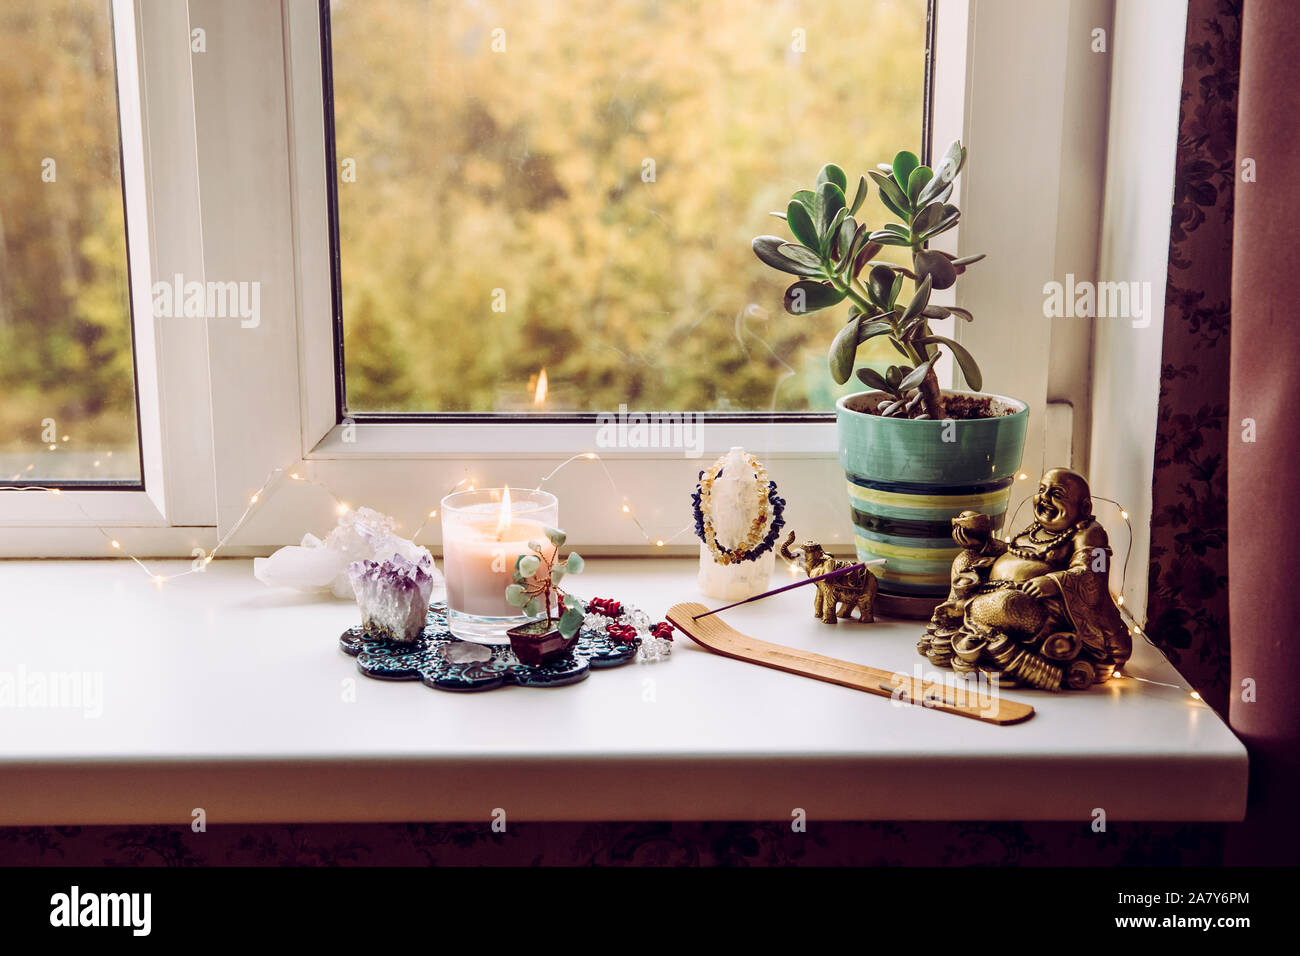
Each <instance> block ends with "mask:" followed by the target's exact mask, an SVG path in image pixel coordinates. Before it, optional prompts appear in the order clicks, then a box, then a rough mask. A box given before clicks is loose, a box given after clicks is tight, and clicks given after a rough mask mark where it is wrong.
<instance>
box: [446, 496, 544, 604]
mask: <svg viewBox="0 0 1300 956" xmlns="http://www.w3.org/2000/svg"><path fill="white" fill-rule="evenodd" d="M530 541H541V542H543V543H544V544H545V545H546V548H547V551H546V552H545V553H546V554H547V556H548V557H550V556H553V555H554V552H555V548H554V547H553V546H552V545H551V544H550V542H549V541H547V540H546V528H545V526H544V525H542V524H540V523H538V522H536V521H528V520H525V519H520V518H516V519H514V520H513V521H512V522H511V523H510V524H509V525H507V526H506V527H504V528H501V529H500V530H498V529H497V519H496V516H495V515H487V516H485V517H484V520H483V522H482V523H481V524H480V523H478V522H475V523H472V524H461V525H457V526H448V527H445V528H444V540H443V543H442V546H443V563H442V570H443V573H444V574H445V575H446V577H447V604H448V605H449V606H450V607H451V608H452V609H453V610H456V611H464V612H465V613H466V614H478V615H483V616H490V617H514V616H518V615H519V614H521V613H523V612H522V611H521V610H520V609H519V608H517V607H512V606H511V605H510V604H508V603H506V587H507V586H508V585H509V584H510V582H511V575H512V574H513V573H514V570H515V560H516V559H517V558H518V557H519V556H520V555H521V554H530V553H532V552H531V549H530V548H529V547H528V542H530Z"/></svg>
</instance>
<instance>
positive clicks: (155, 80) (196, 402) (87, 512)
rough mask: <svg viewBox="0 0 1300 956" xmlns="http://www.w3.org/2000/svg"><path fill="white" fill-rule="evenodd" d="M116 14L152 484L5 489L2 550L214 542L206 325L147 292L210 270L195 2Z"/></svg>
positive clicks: (136, 325) (122, 8)
mask: <svg viewBox="0 0 1300 956" xmlns="http://www.w3.org/2000/svg"><path fill="white" fill-rule="evenodd" d="M112 14H113V38H114V45H115V51H114V52H115V56H116V65H117V87H118V88H117V93H118V109H119V122H120V131H121V144H122V150H121V163H122V167H121V168H122V177H123V197H124V203H125V221H126V226H127V232H128V236H129V244H128V249H127V254H128V258H129V265H130V277H131V282H130V285H131V302H132V313H133V314H132V339H133V346H134V349H135V365H136V395H137V397H138V399H137V400H138V402H139V423H140V436H139V437H140V451H141V456H140V457H141V463H142V469H141V478H142V481H143V485H144V490H143V491H136V490H77V489H74V488H69V489H66V490H62V491H60V492H59V493H57V494H55V493H52V492H49V491H41V490H36V489H32V490H24V491H10V492H5V493H3V494H0V527H3V528H4V532H3V534H0V557H23V556H31V555H39V556H45V557H54V556H86V555H89V556H115V555H117V556H120V554H121V553H122V551H123V550H130V551H132V552H142V553H151V552H166V553H181V554H189V553H191V551H192V549H193V548H195V547H210V546H211V543H212V541H213V530H212V526H213V525H214V523H215V522H214V518H215V508H214V493H215V485H214V471H213V468H212V450H211V449H212V445H211V436H210V429H209V425H208V422H209V420H210V405H209V395H208V389H207V383H208V374H207V355H206V341H205V340H206V331H205V329H204V328H203V325H202V320H170V319H169V320H165V321H159V320H156V319H154V317H153V309H152V296H151V295H150V289H151V288H152V285H153V283H154V282H155V281H156V280H157V279H158V278H160V277H163V276H171V275H172V274H173V273H175V272H182V273H186V274H190V275H201V273H202V246H201V243H200V236H199V232H198V228H197V210H198V176H197V166H196V163H195V154H194V136H193V127H194V111H193V103H192V101H191V100H190V99H189V97H188V89H189V79H188V74H189V41H188V37H189V25H188V16H187V10H186V8H185V6H184V4H172V3H167V2H165V0H134V2H133V0H113V4H112ZM164 210H165V213H164ZM113 540H117V541H118V542H119V543H120V544H121V546H122V547H121V548H120V549H115V548H113V547H112V544H111V542H112V541H113Z"/></svg>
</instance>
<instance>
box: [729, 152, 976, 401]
mask: <svg viewBox="0 0 1300 956" xmlns="http://www.w3.org/2000/svg"><path fill="white" fill-rule="evenodd" d="M965 162H966V149H965V147H963V146H962V145H961V143H960V142H954V143H953V144H952V145H951V146H949V147H948V151H947V152H946V153H945V154H944V157H943V160H942V162H940V164H939V168H938V170H937V171H936V170H934V169H931V168H930V167H929V166H924V165H922V164H921V162H920V160H919V159H918V158H917V157H916V155H915V154H913V153H910V152H908V151H906V150H903V151H902V152H900V153H898V155H896V156H895V157H894V162H893V164H892V165H885V164H881V165H880V166H879V167H877V169H874V170H871V171H870V172H868V173H867V176H870V177H871V179H872V181H873V182H875V184H876V186H877V189H878V191H879V196H880V201H881V203H883V204H884V206H885V208H886V209H888V210H889V211H890V212H891V213H893V214H894V215H895V216H898V217H899V219H901V220H902V221H901V222H888V223H886V224H885V225H884V226H883V227H881V228H880V229H877V230H875V231H874V232H870V231H868V229H867V227H866V225H865V224H859V223H858V222H857V220H855V219H854V216H855V215H856V214H857V212H858V210H859V209H860V208H861V206H862V203H863V201H864V200H865V199H866V197H867V193H868V191H869V187H868V185H867V176H859V177H858V184H857V188H856V189H855V190H854V193H853V201H852V203H850V202H849V201H848V198H847V197H848V177H847V176H846V175H845V173H844V170H843V169H841V168H840V167H839V166H836V165H835V164H834V163H828V164H827V165H825V166H823V167H822V170H821V172H820V173H819V174H818V176H817V185H816V187H815V188H814V189H801V190H799V191H798V192H796V193H795V194H794V196H793V197H792V198H791V200H790V205H789V206H788V207H787V208H786V211H785V212H783V213H781V212H774V213H772V215H774V216H776V217H778V218H780V219H784V220H785V221H786V224H787V225H788V226H789V227H790V232H791V234H792V235H793V236H794V239H795V241H794V242H790V241H787V240H785V239H782V238H781V237H779V236H759V237H758V238H756V239H755V240H754V242H753V246H754V254H755V255H757V256H758V258H759V259H761V260H762V261H763V262H764V263H766V264H767V265H769V266H771V267H772V268H774V269H778V270H780V271H781V272H785V273H787V274H789V275H793V276H798V277H799V278H798V279H797V280H796V281H795V282H794V283H793V284H792V285H791V286H790V287H789V288H788V289H786V290H785V309H786V311H787V312H789V313H791V314H792V315H803V314H805V313H808V312H816V311H819V310H821V309H828V308H831V307H833V306H837V305H839V304H840V303H841V302H844V301H845V300H846V299H847V300H848V302H849V319H848V322H847V324H846V325H845V326H844V328H843V329H841V330H840V332H839V334H837V335H836V336H835V340H834V342H832V343H831V349H830V370H831V377H832V378H834V379H835V381H836V383H837V384H840V385H843V384H844V383H845V382H847V381H848V380H849V376H850V375H852V374H853V364H854V360H855V359H856V358H857V351H858V346H859V345H861V344H862V343H864V342H866V341H868V340H869V339H873V338H875V337H876V336H879V335H884V336H888V339H889V342H890V344H892V345H893V347H894V348H895V349H896V350H897V351H898V353H899V354H900V355H901V356H903V359H904V361H903V362H901V363H899V364H898V365H891V366H889V368H888V369H887V370H886V372H885V374H884V375H881V374H880V373H879V372H876V371H875V370H874V369H870V368H860V369H858V372H857V375H858V378H859V379H860V380H861V381H862V382H863V383H864V384H865V385H867V386H869V387H871V388H873V389H876V390H878V391H882V392H885V393H886V394H887V395H889V396H890V397H891V400H890V401H889V402H888V403H885V404H882V406H881V409H880V413H881V414H882V415H886V416H898V417H907V418H930V419H940V418H945V417H947V416H946V413H945V411H944V405H943V397H942V394H941V393H940V390H939V380H938V378H937V376H936V375H935V372H934V366H935V362H937V361H938V358H939V355H940V348H941V347H943V348H947V349H948V350H949V351H951V352H952V354H953V357H954V358H955V359H956V360H957V364H958V365H960V366H961V370H962V373H963V374H964V375H965V376H966V381H967V382H968V383H969V384H970V387H971V388H973V389H975V390H976V391H978V390H979V389H980V388H981V387H982V385H983V377H982V376H981V374H980V370H979V366H978V365H977V364H976V363H975V359H974V357H973V356H972V355H971V354H970V352H968V351H967V350H966V349H965V348H963V347H962V345H961V344H960V343H958V342H955V341H953V340H952V339H950V338H947V337H946V336H942V335H936V334H934V332H932V331H931V330H930V320H931V319H943V318H947V317H948V316H951V315H957V316H960V317H961V318H962V319H964V320H966V321H968V322H969V321H971V320H972V319H973V318H974V316H972V315H971V313H970V312H968V311H967V310H966V309H959V308H957V307H956V306H939V305H931V304H930V293H931V292H932V291H934V290H935V289H947V288H949V287H951V286H952V285H953V284H954V283H955V282H956V281H957V276H959V275H961V274H962V273H963V272H965V271H966V267H967V266H969V265H970V264H971V263H973V262H978V261H979V260H980V259H983V258H984V256H983V254H982V253H981V254H980V255H974V256H965V257H962V258H958V257H956V256H951V255H949V254H948V253H946V252H939V251H937V250H933V249H929V248H928V245H929V243H930V241H931V240H932V239H934V238H935V237H936V236H939V235H942V234H943V233H945V232H947V231H948V230H949V229H952V228H953V227H954V226H956V225H957V222H958V220H960V219H961V210H960V209H958V208H957V207H956V206H955V205H953V204H951V203H949V202H948V199H949V197H950V196H951V195H952V190H953V181H954V180H955V179H956V177H957V174H958V173H959V172H961V168H962V166H963V165H964V164H965ZM885 246H905V247H907V248H908V249H909V250H910V252H911V256H912V268H911V269H908V268H906V267H905V266H900V265H895V264H894V263H891V262H882V261H877V260H876V259H875V256H876V255H877V254H878V253H879V252H880V250H881V249H882V248H883V247H885ZM864 270H866V275H865V281H863V271H864ZM904 280H911V281H912V282H913V283H914V292H913V294H912V296H911V297H910V298H909V299H907V300H906V302H905V303H904V302H902V301H900V298H899V297H900V293H901V292H902V291H903V283H904Z"/></svg>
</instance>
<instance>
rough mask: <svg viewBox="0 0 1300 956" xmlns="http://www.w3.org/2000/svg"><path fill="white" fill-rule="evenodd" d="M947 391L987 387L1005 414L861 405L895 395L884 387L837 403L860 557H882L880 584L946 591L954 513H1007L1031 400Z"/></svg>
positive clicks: (888, 590) (924, 592) (931, 594)
mask: <svg viewBox="0 0 1300 956" xmlns="http://www.w3.org/2000/svg"><path fill="white" fill-rule="evenodd" d="M944 394H945V395H972V396H974V395H979V394H982V395H983V397H985V398H988V399H990V400H991V401H992V404H993V410H994V411H995V412H997V413H1000V414H997V415H996V416H995V417H993V418H974V419H964V420H950V421H946V422H943V421H913V420H911V419H906V418H881V417H880V416H879V415H870V414H868V413H866V412H863V411H857V410H855V409H857V408H874V407H875V406H876V404H877V403H878V402H880V401H881V400H882V399H884V398H887V397H888V396H886V395H885V394H884V393H883V392H858V393H856V394H854V395H847V396H845V397H844V398H841V399H840V400H839V401H838V402H837V403H836V405H835V417H836V423H837V426H838V432H839V445H840V464H841V465H843V466H844V474H845V477H846V479H847V483H848V491H849V505H850V507H851V509H852V513H853V532H854V540H855V542H856V544H857V551H858V558H859V560H862V561H873V560H876V559H878V558H884V559H885V564H884V565H883V566H876V567H873V568H872V570H873V571H874V572H875V573H876V575H877V577H879V579H880V591H881V593H882V594H891V595H898V596H900V597H914V598H942V597H944V596H945V595H947V593H948V588H949V584H950V580H949V579H950V574H951V570H952V560H953V558H955V557H956V556H957V551H958V549H957V546H956V544H955V543H954V542H953V540H952V519H953V518H954V517H956V516H957V515H958V514H960V513H961V512H963V511H967V510H969V511H981V512H983V513H984V514H986V515H989V516H990V517H991V518H992V519H993V522H994V527H995V528H1001V527H1002V524H1003V520H1004V519H1005V517H1006V511H1007V502H1008V500H1009V499H1010V497H1011V485H1012V483H1013V482H1014V481H1015V480H1016V473H1017V471H1018V470H1019V468H1020V457H1021V454H1022V453H1023V451H1024V447H1025V426H1026V424H1027V423H1028V421H1029V407H1028V406H1027V405H1026V404H1025V403H1024V402H1019V401H1016V400H1015V399H1014V398H1004V397H1003V396H1001V395H987V394H984V393H975V392H958V391H945V392H944Z"/></svg>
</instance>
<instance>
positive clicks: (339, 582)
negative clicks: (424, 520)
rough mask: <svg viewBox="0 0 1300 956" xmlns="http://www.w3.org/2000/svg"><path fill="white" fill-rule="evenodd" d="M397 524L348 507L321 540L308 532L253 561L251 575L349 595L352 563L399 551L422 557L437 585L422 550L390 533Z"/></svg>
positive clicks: (301, 588) (438, 580) (275, 582)
mask: <svg viewBox="0 0 1300 956" xmlns="http://www.w3.org/2000/svg"><path fill="white" fill-rule="evenodd" d="M396 527H397V523H396V522H395V521H394V520H393V519H392V518H390V517H389V516H388V515H385V514H381V513H379V512H378V511H375V510H374V509H372V508H357V509H355V510H353V509H348V510H347V511H345V512H344V513H343V514H342V515H341V516H340V517H339V522H338V525H337V526H336V527H335V528H334V530H333V531H331V532H330V533H329V535H327V536H326V538H325V540H324V541H322V540H321V539H320V538H318V537H316V536H315V535H314V534H308V535H306V536H304V537H303V539H302V544H300V545H293V546H290V547H287V548H281V549H280V550H279V551H277V552H275V554H273V555H271V556H270V557H269V558H258V559H256V560H255V561H254V562H253V576H254V577H256V578H257V579H258V580H259V581H261V582H262V583H263V584H267V585H270V586H272V587H286V588H294V589H295V590H298V591H329V592H331V593H332V594H333V595H334V596H335V597H339V598H351V597H353V596H354V595H353V590H352V582H351V578H350V576H349V573H348V571H349V568H350V567H351V566H352V564H353V563H355V562H357V561H367V560H369V561H382V560H384V559H386V558H388V557H390V556H391V555H395V554H397V555H401V556H402V557H403V558H405V559H406V560H407V561H409V562H412V563H416V564H419V563H421V562H423V561H425V559H428V562H429V563H428V565H427V566H426V567H427V571H428V573H429V574H430V575H432V577H433V583H434V584H435V585H440V584H441V583H442V575H441V574H439V573H438V570H437V568H436V567H434V564H433V556H432V555H430V554H429V552H428V550H426V549H425V548H423V547H421V546H420V545H418V544H415V543H414V542H413V541H408V540H407V539H406V538H402V537H399V536H398V535H397V534H395V533H394V531H395V529H396Z"/></svg>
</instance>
